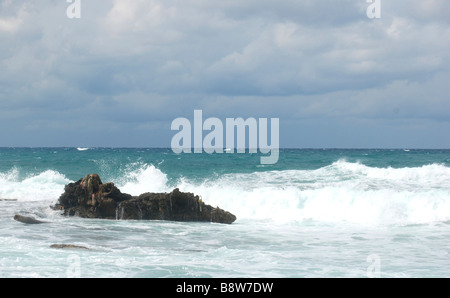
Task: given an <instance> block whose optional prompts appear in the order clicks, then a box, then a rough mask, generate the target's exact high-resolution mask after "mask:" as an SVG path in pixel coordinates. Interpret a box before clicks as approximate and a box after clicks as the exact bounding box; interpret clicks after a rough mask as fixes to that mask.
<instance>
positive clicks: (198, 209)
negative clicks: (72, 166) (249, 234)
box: [53, 174, 236, 224]
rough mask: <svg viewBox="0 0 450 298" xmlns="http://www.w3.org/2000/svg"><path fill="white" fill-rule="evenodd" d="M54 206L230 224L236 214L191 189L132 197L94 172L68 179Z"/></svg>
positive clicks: (109, 215) (93, 214)
mask: <svg viewBox="0 0 450 298" xmlns="http://www.w3.org/2000/svg"><path fill="white" fill-rule="evenodd" d="M53 208H54V209H59V210H63V213H64V214H65V215H70V216H80V217H87V218H105V219H135V220H173V221H201V222H217V223H226V224H231V223H232V222H234V221H235V220H236V216H234V215H233V214H231V213H230V212H227V211H225V210H222V209H220V208H218V207H217V208H213V207H211V206H210V205H206V204H205V203H203V201H202V200H201V199H200V198H199V196H196V195H194V194H192V193H184V192H181V191H180V190H179V189H174V190H173V191H172V192H170V193H144V194H141V195H140V196H137V197H133V196H131V195H129V194H125V193H122V192H121V191H120V190H119V189H118V188H117V187H116V186H115V185H114V183H111V182H109V183H105V184H103V183H102V181H101V179H100V177H99V176H98V175H97V174H91V175H86V177H84V178H83V179H80V180H78V181H77V182H74V183H69V184H68V185H66V186H65V188H64V193H63V194H62V195H61V196H60V198H59V200H58V203H57V204H56V205H55V206H53Z"/></svg>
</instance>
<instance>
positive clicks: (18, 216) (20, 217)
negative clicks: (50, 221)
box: [14, 214, 45, 224]
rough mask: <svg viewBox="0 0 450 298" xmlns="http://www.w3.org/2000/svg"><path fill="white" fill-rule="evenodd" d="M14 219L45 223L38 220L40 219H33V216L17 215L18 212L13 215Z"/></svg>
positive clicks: (29, 222)
mask: <svg viewBox="0 0 450 298" xmlns="http://www.w3.org/2000/svg"><path fill="white" fill-rule="evenodd" d="M14 219H15V220H17V221H20V222H23V223H26V224H41V223H45V221H40V220H37V219H35V218H33V217H28V216H22V215H19V214H16V215H14Z"/></svg>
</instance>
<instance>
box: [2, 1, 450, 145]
mask: <svg viewBox="0 0 450 298" xmlns="http://www.w3.org/2000/svg"><path fill="white" fill-rule="evenodd" d="M381 3H382V6H381V8H382V18H381V19H373V20H372V19H369V18H368V17H367V15H366V9H367V7H368V5H369V4H368V3H367V2H366V1H363V0H346V1H332V0H322V1H311V0H308V1H294V0H283V1H268V0H258V1H256V0H246V1H234V0H233V1H211V0H190V1H176V0H172V1H169V0H168V1H155V0H153V1H152V0H150V1H144V0H133V1H101V0H98V1H81V9H82V10H81V15H82V17H81V19H68V18H67V16H66V8H67V6H68V5H69V4H68V3H67V2H66V1H63V0H44V1H11V0H4V1H0V44H1V45H0V66H1V69H2V70H1V72H0V107H1V112H0V113H1V115H2V118H1V120H0V124H1V126H2V127H9V129H10V130H9V132H6V130H3V132H2V133H1V134H0V137H1V139H2V142H1V143H0V144H1V145H4V146H8V145H15V144H19V145H68V144H69V143H70V144H72V145H75V144H76V143H77V140H79V141H80V142H81V141H83V142H91V144H92V145H97V146H102V145H108V146H111V145H114V144H112V143H111V141H110V140H111V138H107V137H106V135H107V134H106V133H105V134H104V135H102V134H101V133H100V131H102V130H105V131H108V132H110V133H114V134H116V135H117V136H119V137H118V138H116V139H117V141H116V142H117V144H116V145H117V146H120V145H121V142H122V141H121V140H123V142H126V143H127V145H130V146H132V144H136V145H137V144H139V145H145V144H146V142H145V141H144V139H146V138H147V136H149V135H151V136H153V137H152V142H148V145H154V144H155V142H156V143H158V145H159V146H168V145H169V143H168V140H170V134H171V131H170V129H167V131H164V132H162V131H161V130H162V129H163V130H164V127H165V128H168V127H170V122H171V120H173V118H174V117H179V116H184V117H190V115H191V114H192V111H193V110H194V109H196V108H197V109H198V108H200V109H203V110H204V111H205V113H207V114H208V115H209V116H220V117H239V116H246V117H266V116H268V115H270V116H271V117H280V121H281V123H283V120H284V123H286V125H282V129H283V132H282V134H281V135H283V136H286V137H285V139H284V142H285V143H286V144H287V145H289V146H300V147H303V146H308V144H311V145H315V144H321V145H318V146H328V147H333V146H348V147H352V146H367V145H369V144H370V146H377V144H378V147H383V146H400V145H399V144H405V146H408V144H411V145H415V146H419V145H420V144H422V146H423V147H427V146H443V145H445V146H450V143H449V142H450V141H447V142H445V141H442V139H443V137H441V138H438V137H436V138H435V139H436V141H435V142H433V141H432V140H430V139H429V138H423V141H418V140H420V138H417V137H413V136H416V134H414V133H413V131H414V129H415V128H414V127H416V128H417V127H418V126H420V129H419V130H416V131H417V132H421V133H422V134H423V135H427V136H430V135H434V136H439V135H440V133H442V132H443V131H444V130H445V128H448V126H449V118H450V117H449V113H450V112H448V111H450V109H449V99H448V96H447V94H448V93H449V91H450V90H449V86H448V84H447V81H448V79H449V78H450V74H449V55H450V54H449V52H450V51H448V50H449V46H448V45H449V44H450V30H449V21H448V18H447V15H446V12H448V11H450V3H449V2H448V1H443V0H430V1H419V0H410V1H406V0H399V1H383V0H382V1H381ZM408 123H409V124H410V125H411V126H410V127H411V129H410V131H408V129H407V127H408ZM356 124H357V125H358V128H355V125H356ZM413 124H414V125H413ZM96 125H97V128H98V129H94V130H92V127H95V126H96ZM87 127H90V128H91V132H92V133H91V135H90V136H86V134H81V133H79V131H80V130H82V131H86V128H87ZM307 127H308V128H309V129H312V130H313V131H314V127H316V130H315V131H316V132H317V133H316V137H314V135H315V134H314V133H313V132H310V131H309V130H308V132H306V130H305V129H306V128H307ZM327 127H328V129H329V133H328V134H327V133H326V132H327ZM400 127H401V129H400ZM349 128H352V129H353V130H352V131H353V133H354V136H355V137H353V138H352V134H351V133H350V134H345V133H343V132H344V131H345V130H346V129H349ZM377 129H378V130H377ZM364 130H366V131H367V132H370V133H371V134H372V137H371V142H367V141H362V139H361V135H363V131H364ZM43 131H45V133H44V132H43ZM94 131H98V132H95V133H94ZM130 131H134V136H133V137H130ZM299 131H300V132H303V136H304V137H298V135H299V134H298V132H299ZM52 132H54V133H52ZM319 132H320V133H319ZM40 134H41V137H39V135H40ZM70 134H72V135H73V138H72V139H70V138H69V137H67V138H64V141H61V140H62V139H61V137H60V136H62V135H70ZM400 134H402V136H403V137H402V138H398V137H397V138H396V137H395V136H398V135H400ZM338 135H346V137H345V138H342V139H341V141H339V142H338V141H337V140H336V136H338ZM381 135H383V136H384V137H381ZM389 135H390V136H389ZM52 136H54V137H52ZM58 136H59V137H58ZM404 136H409V137H408V138H406V137H404ZM396 139H397V140H400V139H401V140H402V141H401V142H395V140H396ZM437 139H439V140H437ZM344 140H345V141H344ZM408 140H409V143H408ZM280 141H281V143H282V144H283V139H280ZM345 144H347V145H345ZM86 145H89V144H86Z"/></svg>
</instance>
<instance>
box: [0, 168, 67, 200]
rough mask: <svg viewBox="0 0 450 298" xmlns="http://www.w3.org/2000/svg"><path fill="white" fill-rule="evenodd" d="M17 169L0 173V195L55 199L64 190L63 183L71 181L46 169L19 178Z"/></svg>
mask: <svg viewBox="0 0 450 298" xmlns="http://www.w3.org/2000/svg"><path fill="white" fill-rule="evenodd" d="M19 176H20V175H19V170H18V169H16V168H13V169H12V170H10V171H9V172H7V173H1V174H0V183H1V185H2V187H1V188H0V197H1V198H2V199H11V200H17V201H44V200H45V201H55V200H57V199H58V198H59V196H60V195H61V193H62V192H63V191H64V185H66V184H67V183H69V182H71V181H70V180H69V179H67V178H66V177H65V176H64V175H62V174H60V173H59V172H57V171H53V170H47V171H44V172H42V173H39V174H36V175H31V176H29V177H27V178H25V179H22V180H21V179H20V178H19Z"/></svg>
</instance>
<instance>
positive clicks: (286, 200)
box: [123, 160, 450, 225]
mask: <svg viewBox="0 0 450 298" xmlns="http://www.w3.org/2000/svg"><path fill="white" fill-rule="evenodd" d="M129 176H130V178H132V181H130V182H128V183H126V184H125V185H124V188H123V189H124V190H126V191H129V192H130V193H135V194H137V193H140V192H144V191H170V190H171V187H169V186H168V182H167V181H168V179H167V175H166V174H165V173H163V172H162V171H160V170H159V169H157V168H155V167H154V166H153V165H145V166H143V167H142V168H140V169H139V170H136V171H134V172H132V173H130V174H129ZM449 181H450V168H448V167H446V166H444V165H439V164H431V165H425V166H422V167H416V168H398V169H396V168H375V167H369V166H366V165H363V164H360V163H351V162H347V161H344V160H340V161H337V162H335V163H333V164H331V165H329V166H325V167H322V168H319V169H316V170H284V171H266V172H254V173H246V174H243V173H233V174H225V175H223V176H221V177H218V178H215V179H204V180H203V181H194V180H192V179H190V178H189V177H184V178H183V179H181V180H180V181H179V183H178V184H177V186H176V187H179V188H180V190H181V191H189V192H193V193H195V194H197V195H200V196H201V197H202V199H203V201H204V202H206V203H207V204H210V205H213V206H216V205H217V206H220V207H221V208H224V209H226V210H230V211H231V212H233V213H234V214H236V216H237V217H238V220H239V219H258V220H266V219H268V220H273V221H276V222H286V221H305V220H308V221H310V220H312V221H321V222H329V223H339V222H350V223H357V224H369V225H373V224H415V223H428V222H435V221H446V220H450V183H449Z"/></svg>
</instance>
